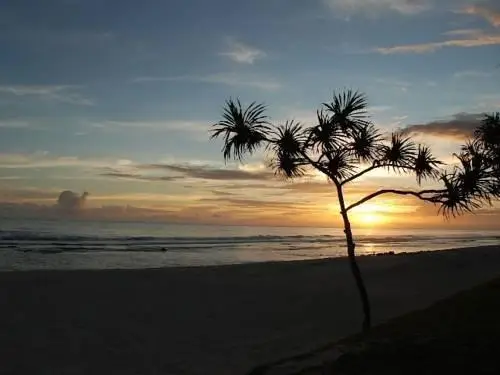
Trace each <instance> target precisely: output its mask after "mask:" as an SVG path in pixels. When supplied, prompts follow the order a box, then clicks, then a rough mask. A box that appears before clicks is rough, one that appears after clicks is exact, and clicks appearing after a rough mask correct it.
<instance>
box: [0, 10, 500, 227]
mask: <svg viewBox="0 0 500 375" xmlns="http://www.w3.org/2000/svg"><path fill="white" fill-rule="evenodd" d="M0 28H1V30H2V32H1V34H0V48H1V49H2V54H1V55H0V71H1V72H2V73H1V74H0V191H3V193H4V194H3V196H4V198H3V201H5V202H7V203H8V204H9V205H11V206H12V205H15V204H19V205H22V204H24V205H26V204H27V203H29V204H33V205H36V207H38V206H47V205H50V204H53V203H54V202H55V200H56V199H57V193H58V192H60V191H62V190H72V191H75V192H82V191H83V190H88V191H90V193H91V195H90V197H89V206H90V207H93V208H94V209H96V210H98V209H99V208H102V207H103V206H105V207H108V206H113V207H126V206H127V205H128V206H133V207H138V208H141V209H144V210H146V211H147V212H150V211H153V210H164V211H165V212H167V211H168V212H169V213H172V215H174V216H175V217H176V218H177V216H176V215H180V216H179V217H181V216H182V215H181V214H180V211H183V210H184V211H187V213H186V216H182V217H183V218H184V219H189V220H191V219H192V220H202V219H203V217H205V216H206V217H210V218H214V220H215V218H218V219H220V220H221V221H222V222H224V221H228V220H229V221H230V220H232V219H233V216H234V213H235V212H237V216H238V215H239V216H238V217H241V218H242V219H241V220H242V222H249V221H248V220H250V221H251V218H252V217H255V218H257V216H255V215H256V214H255V212H253V211H252V210H249V208H248V207H249V204H248V203H249V202H246V203H247V204H245V203H243V202H240V204H239V205H236V206H234V207H233V206H231V207H228V209H227V210H226V211H225V212H224V213H221V214H220V215H219V213H218V211H217V212H215V211H214V207H217V206H220V204H221V203H220V202H218V201H217V200H216V198H217V197H221V196H222V195H221V192H226V193H228V194H236V195H235V196H238V199H240V200H243V199H248V198H249V197H253V198H255V195H256V192H258V194H257V195H258V196H259V197H262V200H263V202H264V204H263V207H264V206H265V204H266V202H267V200H269V199H271V200H272V198H270V197H273V192H274V196H276V195H280V194H278V193H280V191H279V190H276V186H277V185H276V183H275V182H272V181H267V180H266V181H265V183H266V184H269V185H268V187H267V188H264V187H262V186H261V188H262V189H264V190H262V191H259V190H253V192H249V191H238V192H237V193H231V186H232V185H234V182H235V181H234V179H227V180H224V179H217V180H214V179H213V178H206V176H202V177H199V176H198V177H196V176H194V177H193V172H192V171H189V173H188V172H186V171H184V172H179V171H175V170H169V171H168V172H169V173H170V174H172V173H173V172H175V173H181V174H182V173H184V175H183V179H168V178H164V179H163V180H160V177H168V176H170V175H169V174H167V175H165V174H162V175H161V176H160V175H159V172H158V171H156V172H155V171H153V170H151V169H149V170H147V171H145V169H146V168H143V166H144V165H146V164H155V163H171V164H176V165H178V164H182V165H189V166H200V165H202V166H204V167H205V168H212V169H220V170H224V169H230V170H237V168H238V167H237V166H236V165H229V166H224V164H223V163H222V160H221V155H220V152H219V150H220V144H219V143H216V142H208V141H207V139H208V134H207V130H208V127H209V125H210V124H211V123H214V122H215V121H217V120H218V117H219V115H220V111H221V107H222V105H223V103H224V100H225V99H226V98H228V97H240V98H241V99H242V100H243V101H244V102H247V103H248V102H251V101H253V100H257V101H263V102H266V103H267V104H268V105H269V114H270V116H271V117H272V118H273V119H275V120H283V119H287V118H297V119H299V120H301V121H306V122H307V121H312V119H313V118H314V111H315V109H316V108H317V106H318V104H319V103H321V102H324V101H327V100H328V99H329V98H330V97H331V93H332V91H333V90H334V89H341V88H343V87H353V88H356V89H360V90H362V91H364V92H366V93H367V95H368V97H369V99H370V102H371V106H372V107H371V113H372V116H373V119H374V121H375V122H376V123H377V124H378V125H379V126H380V127H382V128H383V129H384V130H390V129H394V128H398V127H404V126H409V125H415V124H427V123H432V122H435V121H441V122H442V123H443V124H444V128H445V127H446V126H447V125H446V124H448V127H449V126H451V125H450V121H451V120H453V119H454V117H453V116H455V119H456V115H457V114H477V113H481V112H484V111H489V112H491V111H495V110H498V109H499V108H500V93H499V91H498V87H500V86H499V83H500V67H499V64H500V7H499V6H498V5H496V6H495V1H493V0H491V1H487V0H484V1H480V0H477V1H472V0H469V1H466V0H463V1H462V0H454V1H452V0H440V1H437V0H309V1H305V0H266V1H264V0H256V1H248V2H235V1H229V0H214V1H205V0H184V1H181V0H174V1H161V0H145V1H141V2H138V1H132V0H121V1H118V0H45V1H43V2H40V1H35V0H4V2H3V5H2V13H1V14H0ZM426 133H427V132H425V131H423V132H422V134H420V136H421V137H423V138H424V139H426V141H427V142H428V143H430V144H431V145H434V146H437V150H436V153H437V154H439V156H442V157H448V155H450V153H451V152H452V150H454V149H456V147H457V146H458V145H459V140H458V139H457V137H455V136H453V137H451V136H450V135H449V134H446V131H444V132H437V133H434V134H431V135H430V134H426ZM261 162H262V158H261V157H259V156H255V157H254V158H252V159H251V161H250V164H247V165H246V166H244V167H239V168H240V169H241V168H243V169H242V170H245V171H250V172H252V171H260V169H261V166H260V164H261ZM138 166H139V167H138ZM140 166H142V167H140ZM110 171H111V172H110ZM117 171H118V172H120V173H121V174H122V176H121V177H120V178H118V177H116V176H114V175H117ZM139 171H140V173H146V177H147V178H142V177H144V176H143V175H142V174H140V173H139ZM161 172H162V173H163V172H165V171H161ZM175 173H173V175H175ZM113 174H114V175H113ZM125 174H128V175H129V176H128V178H125V176H124V175H125ZM132 175H134V176H135V177H134V176H132ZM139 175H140V176H139ZM136 177H137V178H136ZM152 177H154V178H156V180H155V179H154V178H152ZM379 177H380V176H379ZM379 177H377V176H375V177H374V178H379ZM386 177H387V176H386ZM148 178H149V180H148ZM391 178H392V177H391ZM237 182H241V183H243V184H245V179H239V180H238V181H237ZM261 182H262V181H261ZM372 182H373V184H375V185H376V184H377V183H379V181H377V180H373V181H372ZM367 183H368V182H367ZM403 183H405V182H404V181H403ZM261 185H262V183H261ZM367 186H368V185H367ZM281 188H282V186H281V187H278V189H281ZM215 189H219V190H215ZM256 189H257V188H256ZM214 190H215V191H217V192H218V193H219V195H217V193H214ZM240 190H242V189H240ZM231 196H232V195H231ZM5 197H7V198H5ZM290 197H292V196H290ZM226 198H227V195H226ZM235 199H236V198H235ZM308 199H309V201H304V202H303V203H304V205H305V206H304V207H302V208H303V209H302V211H301V212H303V213H304V217H307V215H306V213H307V212H308V211H307V210H308V209H310V207H309V206H311V207H313V206H314V207H316V205H315V200H317V199H318V198H317V196H316V198H315V196H311V197H310V198H308ZM210 200H212V201H210ZM206 202H210V203H209V204H208V203H206ZM308 202H309V203H308ZM308 204H309V206H308ZM9 207H10V206H9ZM200 207H202V208H203V209H205V208H206V212H205V211H203V209H201V208H200ZM207 207H208V208H207ZM295 208H296V209H298V208H297V207H295ZM316 208H317V207H316ZM11 209H12V208H11ZM287 209H290V210H292V211H293V209H294V208H293V207H287ZM317 209H319V208H317ZM190 210H192V211H193V212H201V213H202V214H201V216H202V218H201V219H200V215H198V214H197V216H196V215H195V216H193V215H192V213H191V211H190ZM197 210H198V211H197ZM154 212H156V211H154ZM279 212H281V211H279ZM290 212H291V211H290ZM318 212H319V213H320V214H321V212H322V211H321V210H319V211H318ZM318 212H316V214H318ZM205 213H206V215H205ZM228 215H229V216H228ZM252 215H254V216H252ZM267 216H269V217H267ZM267 216H266V218H267V219H265V220H264V219H263V218H262V217H260V216H259V217H258V220H261V221H262V220H264V221H265V222H266V223H267V222H269V223H273V214H272V213H270V214H269V215H267ZM179 220H180V219H179ZM245 220H246V221H245ZM255 220H257V219H255ZM266 220H267V221H266ZM318 223H319V222H318ZM312 224H317V222H315V221H314V222H313V223H312Z"/></svg>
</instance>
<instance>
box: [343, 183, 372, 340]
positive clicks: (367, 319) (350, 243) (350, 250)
mask: <svg viewBox="0 0 500 375" xmlns="http://www.w3.org/2000/svg"><path fill="white" fill-rule="evenodd" d="M337 192H338V198H339V203H340V210H341V212H340V214H341V215H342V219H343V220H344V233H345V238H346V242H347V256H348V258H349V264H350V265H351V271H352V274H353V276H354V280H356V286H357V288H358V292H359V296H360V298H361V304H362V306H363V314H364V318H363V332H364V333H367V332H368V331H369V330H370V328H371V324H372V323H371V311H370V300H369V299H368V292H367V291H366V287H365V282H364V281H363V276H362V275H361V270H360V269H359V266H358V263H357V262H356V252H355V249H356V244H355V243H354V239H353V237H352V230H351V222H350V221H349V216H348V215H347V211H346V210H345V202H344V195H343V192H342V188H341V187H340V186H337Z"/></svg>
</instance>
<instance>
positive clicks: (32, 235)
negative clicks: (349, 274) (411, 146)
mask: <svg viewBox="0 0 500 375" xmlns="http://www.w3.org/2000/svg"><path fill="white" fill-rule="evenodd" d="M355 240H356V243H357V248H356V250H357V254H358V255H369V254H376V253H384V252H390V251H392V252H395V253H400V252H415V251H422V250H431V251H432V250H441V249H447V248H458V247H469V246H482V245H496V244H499V243H500V235H499V233H498V231H464V230H456V231H453V230H409V229H400V230H388V229H357V230H356V231H355ZM345 254H346V249H345V238H344V234H343V231H342V230H341V229H335V228H303V227H301V228H297V227H246V226H212V225H180V224H166V223H151V222H110V221H104V222H97V221H95V222H93V221H62V220H50V221H49V220H10V219H2V220H1V221H0V270H3V271H5V270H30V269H110V268H154V267H179V266H207V265H226V264H238V263H250V262H267V261H290V260H304V259H319V258H330V257H342V256H345Z"/></svg>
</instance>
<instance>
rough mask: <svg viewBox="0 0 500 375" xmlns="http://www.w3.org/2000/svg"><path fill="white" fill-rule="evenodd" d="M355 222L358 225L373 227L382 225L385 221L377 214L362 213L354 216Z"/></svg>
mask: <svg viewBox="0 0 500 375" xmlns="http://www.w3.org/2000/svg"><path fill="white" fill-rule="evenodd" d="M356 221H357V222H359V223H360V224H365V225H370V226H375V225H380V224H383V223H384V222H385V221H386V220H385V217H384V216H383V215H380V214H378V213H362V214H359V215H356Z"/></svg>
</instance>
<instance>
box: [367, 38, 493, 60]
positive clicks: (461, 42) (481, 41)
mask: <svg viewBox="0 0 500 375" xmlns="http://www.w3.org/2000/svg"><path fill="white" fill-rule="evenodd" d="M498 44H500V34H485V33H480V34H475V35H474V34H473V35H469V37H467V38H463V39H450V40H445V41H441V42H429V43H420V44H407V45H399V46H392V47H379V48H375V52H378V53H381V54H384V55H389V54H396V53H429V52H435V51H437V50H440V49H443V48H447V47H464V48H471V47H481V46H492V45H498Z"/></svg>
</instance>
